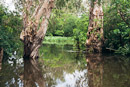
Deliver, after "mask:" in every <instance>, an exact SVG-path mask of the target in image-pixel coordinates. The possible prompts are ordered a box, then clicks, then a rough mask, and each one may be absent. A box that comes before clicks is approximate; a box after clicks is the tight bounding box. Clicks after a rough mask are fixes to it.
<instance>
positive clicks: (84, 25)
mask: <svg viewBox="0 0 130 87" xmlns="http://www.w3.org/2000/svg"><path fill="white" fill-rule="evenodd" d="M88 23H89V18H88V16H87V15H85V14H84V15H82V16H81V17H80V18H78V20H77V21H76V28H75V29H74V30H73V37H74V40H75V42H76V43H77V47H78V48H81V49H85V42H86V39H87V37H86V33H87V30H88Z"/></svg>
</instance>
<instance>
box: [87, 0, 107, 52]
mask: <svg viewBox="0 0 130 87" xmlns="http://www.w3.org/2000/svg"><path fill="white" fill-rule="evenodd" d="M98 2H99V0H95V1H94V2H93V3H91V7H90V15H89V26H88V32H87V40H86V46H87V51H94V52H102V47H103V39H104V36H103V9H102V4H99V3H98Z"/></svg>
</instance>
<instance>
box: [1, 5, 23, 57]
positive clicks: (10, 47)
mask: <svg viewBox="0 0 130 87" xmlns="http://www.w3.org/2000/svg"><path fill="white" fill-rule="evenodd" d="M21 28H22V21H21V19H20V16H19V15H18V13H15V12H9V11H8V10H7V8H5V7H3V6H2V5H0V47H1V48H3V49H4V54H6V55H8V56H10V55H11V54H12V53H13V52H14V51H16V50H18V48H19V46H20V41H19V34H20V31H21ZM6 55H4V57H6Z"/></svg>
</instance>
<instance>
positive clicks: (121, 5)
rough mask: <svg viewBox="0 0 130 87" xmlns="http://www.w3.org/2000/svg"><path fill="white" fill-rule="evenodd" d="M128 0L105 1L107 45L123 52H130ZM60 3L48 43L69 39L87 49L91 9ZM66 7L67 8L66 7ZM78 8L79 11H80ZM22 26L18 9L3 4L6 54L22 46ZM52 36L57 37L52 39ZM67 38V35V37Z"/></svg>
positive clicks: (1, 36)
mask: <svg viewBox="0 0 130 87" xmlns="http://www.w3.org/2000/svg"><path fill="white" fill-rule="evenodd" d="M129 2H130V0H114V1H111V2H109V3H103V4H104V6H103V8H104V9H103V10H104V37H105V42H104V47H105V48H108V49H110V50H114V51H115V52H116V53H120V54H122V55H128V54H130V3H129ZM59 3H60V2H59ZM67 3H69V2H67ZM57 4H58V3H57ZM60 5H62V4H60ZM60 5H59V7H57V8H56V9H53V11H52V15H51V17H50V20H49V26H48V31H47V34H46V36H47V37H46V38H45V43H49V42H48V41H52V42H51V43H53V41H54V43H56V42H58V41H60V42H66V43H65V44H74V45H75V46H77V48H78V49H81V50H85V49H86V47H85V43H86V39H87V36H86V33H87V30H88V24H89V11H87V12H86V11H85V10H84V8H83V7H80V6H79V7H80V9H78V6H77V7H72V6H70V7H69V5H70V3H69V4H67V6H68V7H66V6H63V8H61V6H60ZM72 8H73V9H72ZM65 9H67V10H66V11H65ZM71 9H72V10H71ZM78 12H80V14H79V13H78ZM21 29H22V20H21V17H20V16H19V14H18V13H17V12H10V11H9V10H8V9H7V8H5V7H3V6H2V5H1V6H0V47H1V48H4V53H5V54H8V55H10V54H11V53H13V52H14V51H16V50H18V48H19V46H20V41H19V34H20V32H21ZM57 36H58V37H57ZM55 37H56V38H55ZM60 37H65V39H64V40H62V39H63V38H60ZM50 38H51V39H54V40H50ZM66 39H68V41H67V40H66ZM70 39H71V40H70ZM69 42H70V43H69ZM58 43H59V42H58Z"/></svg>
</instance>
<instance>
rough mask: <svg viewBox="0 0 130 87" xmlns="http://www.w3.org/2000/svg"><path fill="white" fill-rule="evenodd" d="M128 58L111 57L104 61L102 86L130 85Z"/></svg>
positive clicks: (123, 86) (125, 86) (129, 63)
mask: <svg viewBox="0 0 130 87" xmlns="http://www.w3.org/2000/svg"><path fill="white" fill-rule="evenodd" d="M129 68H130V58H124V57H119V56H116V57H113V59H111V60H110V59H109V60H107V58H106V60H105V62H104V79H103V87H105V86H106V85H107V86H108V87H129V85H130V70H129Z"/></svg>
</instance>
